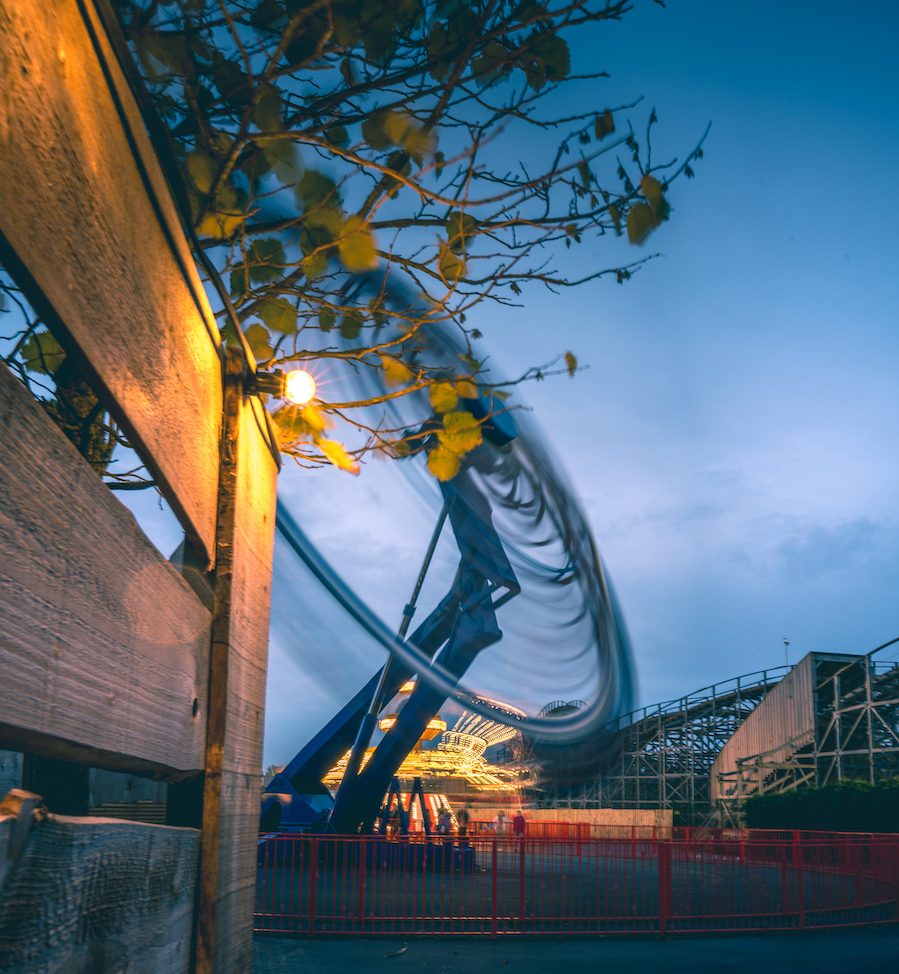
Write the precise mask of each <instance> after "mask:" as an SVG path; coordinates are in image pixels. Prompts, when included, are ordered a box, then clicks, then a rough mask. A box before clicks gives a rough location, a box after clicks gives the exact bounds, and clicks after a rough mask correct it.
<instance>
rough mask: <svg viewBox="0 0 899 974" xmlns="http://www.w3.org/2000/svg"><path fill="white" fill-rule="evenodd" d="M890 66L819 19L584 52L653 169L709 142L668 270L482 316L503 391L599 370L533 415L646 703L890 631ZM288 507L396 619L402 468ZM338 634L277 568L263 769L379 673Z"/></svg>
mask: <svg viewBox="0 0 899 974" xmlns="http://www.w3.org/2000/svg"><path fill="white" fill-rule="evenodd" d="M897 45H899V6H897V5H896V4H893V3H889V2H879V3H867V4H857V5H851V6H849V5H846V4H844V3H836V2H812V0H804V2H799V0H796V2H790V3H784V2H773V0H769V2H757V3H752V4H749V3H736V2H734V3H730V2H713V0H704V2H700V0H695V2H679V0H671V2H670V3H669V5H668V8H667V9H663V8H661V7H659V6H657V5H655V4H653V3H651V2H648V0H647V2H643V3H638V4H637V10H636V12H635V13H634V14H632V15H630V16H629V17H628V18H626V20H625V21H624V22H623V23H622V24H620V25H611V26H605V27H603V28H601V29H600V30H598V31H596V32H595V33H594V34H589V35H588V34H585V35H584V36H583V37H579V38H576V39H575V40H574V43H573V49H574V51H573V53H574V66H575V69H578V68H580V69H584V70H587V69H604V70H607V71H608V72H609V73H610V74H611V78H610V79H609V80H608V81H604V82H601V83H600V82H591V83H590V85H584V86H583V87H582V88H581V89H579V95H578V97H580V98H583V106H585V107H588V106H592V107H594V108H597V109H600V108H603V107H604V106H605V105H607V104H616V103H623V102H624V101H626V100H628V99H630V98H632V97H633V96H635V95H639V94H643V95H644V96H645V99H646V100H645V106H646V108H647V110H648V108H649V107H651V106H655V107H656V109H657V111H658V114H659V125H658V127H657V129H658V134H657V136H656V152H657V153H658V154H659V155H658V157H659V158H662V157H665V156H666V154H670V155H671V156H674V155H683V154H684V152H685V151H689V149H690V148H691V146H692V144H693V142H694V141H695V139H696V138H697V137H698V136H699V135H700V134H701V132H702V131H703V129H704V128H705V125H706V123H707V122H709V121H710V122H711V123H712V129H711V133H710V135H709V138H708V140H707V142H706V146H705V159H704V161H703V162H701V163H699V164H698V166H697V167H696V178H695V179H694V180H692V181H687V180H683V179H682V180H679V181H678V182H677V183H676V184H675V185H674V186H673V187H672V189H671V192H670V196H669V198H670V201H671V203H672V206H673V208H674V209H673V213H672V218H671V220H670V222H669V223H668V224H666V225H664V226H663V227H662V228H661V229H660V230H659V231H658V232H657V233H656V234H655V235H654V236H653V237H652V238H651V239H650V241H649V242H648V244H647V245H646V247H645V248H644V249H645V250H646V251H647V252H654V251H660V252H661V253H662V254H663V256H662V257H661V258H660V259H658V260H656V261H654V262H652V263H651V264H650V265H649V266H647V267H646V268H645V269H644V270H643V271H642V272H641V273H639V274H638V275H637V276H636V277H635V278H634V279H633V280H632V281H631V282H629V283H628V284H626V285H625V286H618V285H616V284H614V283H613V282H611V281H607V280H603V281H599V282H596V283H594V284H590V285H587V286H585V287H583V288H580V289H575V290H569V291H566V292H564V293H561V294H550V293H547V292H545V291H538V290H536V289H532V290H531V291H526V292H525V295H524V301H525V305H524V307H523V308H521V309H518V310H517V311H515V312H505V313H503V314H501V315H500V314H496V313H495V312H493V311H492V310H489V309H485V310H484V312H483V314H482V320H480V319H479V320H478V321H477V322H474V323H475V324H477V326H478V327H480V328H481V330H482V331H483V332H484V335H485V338H484V346H485V348H486V349H489V352H490V354H491V356H492V358H493V360H494V361H495V362H496V363H497V364H499V365H500V366H501V368H502V369H503V370H504V371H505V372H507V373H510V374H515V373H517V372H518V371H519V370H522V369H524V368H526V367H527V366H528V365H532V364H534V363H537V362H542V361H545V360H546V359H547V358H549V357H551V356H552V355H554V354H557V353H560V352H564V351H565V350H567V349H571V350H573V351H574V352H575V353H576V354H577V355H578V358H579V359H580V361H581V362H582V363H584V364H585V365H588V366H589V369H588V370H587V371H584V372H582V373H581V374H579V375H578V376H577V377H575V378H574V379H573V380H568V379H565V378H556V379H553V380H550V381H546V382H543V383H541V384H539V385H532V386H530V387H528V388H527V389H526V390H523V396H524V398H525V399H526V401H527V402H528V403H529V404H530V406H532V407H533V410H534V416H535V418H536V420H537V422H538V423H539V424H540V426H542V428H543V429H544V431H545V433H546V436H547V437H548V439H549V440H550V442H551V444H552V446H553V449H554V451H555V452H556V454H557V455H558V456H559V457H560V458H561V461H562V463H563V465H564V466H565V467H566V468H567V471H568V473H569V476H570V479H571V480H572V482H573V484H574V486H575V489H576V491H577V493H578V495H579V496H580V498H581V499H582V501H583V503H584V505H585V507H586V509H587V511H588V513H589V515H590V519H591V521H592V525H593V530H594V533H595V536H596V539H597V542H598V544H599V547H600V549H601V551H602V553H603V556H604V558H605V560H606V562H607V564H608V567H609V569H610V572H611V574H612V577H613V578H614V580H615V583H616V586H617V588H618V591H619V595H620V597H621V601H622V603H623V608H624V611H625V615H626V618H627V622H628V625H629V629H630V633H631V638H632V641H633V645H634V652H635V657H636V665H637V673H638V679H639V702H640V703H641V704H649V703H654V702H657V701H659V700H664V699H669V698H672V697H676V696H679V695H681V694H683V693H686V692H689V691H692V690H695V689H698V688H700V687H703V686H706V685H708V684H710V683H713V682H715V681H720V680H725V679H728V678H730V677H733V676H737V675H739V674H741V673H746V672H750V671H754V670H757V669H761V668H764V667H773V666H777V665H780V664H782V663H783V661H784V646H783V638H784V637H785V636H786V637H788V638H789V639H790V641H791V646H790V657H791V661H793V662H795V661H796V660H797V659H798V658H799V657H800V656H802V655H804V654H805V653H807V652H809V651H812V650H817V651H843V652H864V651H867V650H869V649H871V648H873V647H874V646H875V645H877V644H879V643H881V642H885V641H886V640H888V639H891V638H892V637H894V636H896V635H899V603H897V597H896V587H897V582H899V517H897V513H896V500H897V498H899V460H897V454H896V439H897V432H899V394H897V390H896V369H897V363H899V328H897V324H899V322H897V318H899V273H897V271H896V267H895V265H896V259H897V246H896V227H897V225H899V193H897V190H896V185H895V184H896V179H897V173H899V125H897V117H899V59H897V58H896V50H897ZM640 117H643V118H645V113H644V115H643V116H640V115H639V113H638V114H637V115H636V116H635V118H640ZM516 138H517V137H516V136H510V139H509V142H508V143H507V145H506V148H505V149H504V151H506V152H513V153H514V152H520V153H521V154H522V157H524V156H525V155H526V153H527V151H528V146H527V145H525V144H524V142H523V141H518V142H517V143H516ZM637 255H638V253H637V251H636V250H635V249H634V248H628V246H627V244H626V243H624V242H623V241H615V240H613V239H607V240H605V241H597V242H596V243H589V244H584V245H583V246H582V247H581V248H572V250H571V251H569V252H566V253H565V254H564V255H563V256H562V257H561V258H560V260H561V261H565V262H566V263H565V265H564V266H565V269H566V270H567V271H568V272H569V274H571V275H572V276H576V275H577V274H578V273H579V272H581V271H582V270H587V269H590V270H593V269H596V268H597V267H600V266H608V265H611V264H615V263H617V262H621V261H624V260H626V259H632V258H633V257H634V256H637ZM281 491H282V496H284V497H285V498H287V499H288V500H289V502H290V505H291V508H292V509H293V510H294V511H295V513H296V516H297V518H298V519H299V520H300V521H301V523H302V525H303V527H304V528H305V529H306V530H308V531H309V532H310V534H312V535H313V537H315V538H316V539H317V540H319V541H320V542H321V545H322V548H323V550H324V551H325V553H326V554H327V555H328V557H331V558H332V559H333V560H334V562H335V563H336V564H338V565H339V566H340V567H341V569H342V570H344V571H345V572H346V574H347V577H348V578H349V579H350V581H351V582H353V584H355V585H357V586H358V588H359V590H360V591H361V592H362V593H363V594H364V595H365V596H366V597H367V598H369V599H371V601H372V602H373V604H374V605H375V607H376V608H377V609H378V611H379V612H380V613H381V615H382V616H383V618H384V619H385V621H387V622H389V623H391V624H395V623H397V622H398V621H399V616H400V612H401V608H402V605H403V603H404V602H405V600H406V598H407V597H408V589H409V588H410V587H411V584H412V581H413V579H414V574H415V570H416V567H417V562H418V559H419V558H420V553H421V550H422V549H423V547H424V544H425V543H426V541H427V532H428V531H429V517H430V515H429V513H428V512H427V510H426V509H425V507H424V506H423V505H420V504H419V505H418V506H416V504H417V501H415V500H410V501H409V502H408V503H407V502H406V501H405V500H403V499H402V498H403V497H404V496H405V494H404V493H403V492H404V491H408V488H407V487H406V486H404V478H403V476H402V474H401V473H399V472H396V471H394V470H391V469H390V468H389V465H387V464H377V465H371V466H370V467H369V469H367V470H365V471H364V472H363V474H362V475H361V476H360V477H359V478H357V479H351V478H348V477H345V476H343V475H340V474H336V473H331V472H328V473H324V474H316V473H309V472H306V471H300V470H297V469H292V468H290V466H289V465H288V466H287V467H286V468H285V471H284V473H283V474H282V483H281ZM446 557H447V558H449V557H450V556H449V554H448V553H447V555H446ZM432 594H442V593H437V592H436V590H435V592H434V593H432ZM426 595H427V593H426ZM333 619H334V616H333V613H329V610H328V608H327V606H326V605H325V602H324V601H323V600H322V598H320V597H319V596H318V595H317V594H316V593H315V592H314V590H313V589H312V588H311V587H310V586H309V585H308V583H304V582H303V579H302V575H301V573H300V571H299V569H298V567H297V565H296V562H295V561H294V560H292V556H290V555H288V554H287V553H285V552H284V551H283V550H280V549H279V554H278V556H277V560H276V584H275V605H274V612H273V631H272V635H273V638H272V648H271V671H270V674H271V675H270V689H269V702H268V732H267V734H268V737H267V744H266V762H267V763H268V762H283V761H285V760H287V759H289V757H290V756H291V755H292V754H293V753H294V751H295V750H297V748H298V747H299V746H300V745H301V744H302V743H303V742H304V741H305V739H306V738H308V736H309V735H310V734H311V733H313V732H314V731H315V730H316V729H317V727H318V726H319V725H320V724H321V723H322V722H323V721H324V720H325V719H327V717H328V716H330V714H331V712H332V711H333V710H334V709H335V708H336V707H337V706H339V705H340V704H342V703H343V702H344V700H345V699H346V697H347V696H348V695H349V694H350V693H352V692H353V691H354V690H355V689H356V688H357V687H358V685H359V684H361V682H362V681H363V679H365V678H367V676H368V675H369V673H370V672H371V671H373V670H374V669H375V668H376V667H377V666H378V665H379V664H380V662H381V658H380V655H379V653H378V652H377V651H376V650H375V649H374V648H372V647H370V646H368V645H367V644H366V643H365V640H364V639H363V638H362V637H361V636H359V635H357V634H354V633H352V632H346V631H344V632H342V633H340V634H339V635H336V636H335V631H336V630H335V629H333V628H331V625H332V622H331V620H333ZM508 679H509V680H512V679H514V670H510V671H509V675H508ZM485 689H487V688H485ZM490 689H493V690H495V691H497V692H500V691H501V690H502V687H501V686H500V687H492V688H490Z"/></svg>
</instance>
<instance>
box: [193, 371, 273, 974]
mask: <svg viewBox="0 0 899 974" xmlns="http://www.w3.org/2000/svg"><path fill="white" fill-rule="evenodd" d="M260 409H261V407H260V405H259V403H258V401H256V400H250V401H247V400H246V398H245V397H244V395H243V383H242V379H241V365H240V361H239V359H238V358H237V357H236V356H234V355H230V356H229V359H228V362H227V378H226V385H225V420H224V422H225V438H224V450H223V461H222V472H221V485H222V489H221V494H220V501H219V525H218V536H217V551H216V565H217V568H216V590H215V603H214V607H213V624H212V625H213V628H212V650H211V657H210V690H209V722H208V727H207V746H206V779H205V788H204V794H203V848H202V869H201V875H200V906H199V915H198V925H197V931H198V936H197V974H213V972H214V974H232V972H233V974H239V972H243V971H245V970H249V969H250V968H251V966H252V961H251V946H252V915H253V897H254V890H255V875H256V868H255V863H256V839H257V834H258V828H259V795H260V790H261V781H262V730H263V718H264V701H265V670H266V665H267V658H268V620H269V607H270V602H271V566H272V552H273V545H274V520H275V487H276V476H277V465H276V462H275V460H274V458H273V456H272V453H271V450H270V447H269V444H268V442H267V441H266V438H265V435H264V430H265V426H264V424H262V423H261V421H260V420H261V414H260V412H259V410H260Z"/></svg>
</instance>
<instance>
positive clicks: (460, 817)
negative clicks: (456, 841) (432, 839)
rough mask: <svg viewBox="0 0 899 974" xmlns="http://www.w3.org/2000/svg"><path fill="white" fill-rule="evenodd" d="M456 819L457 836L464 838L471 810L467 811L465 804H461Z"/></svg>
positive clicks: (466, 833)
mask: <svg viewBox="0 0 899 974" xmlns="http://www.w3.org/2000/svg"><path fill="white" fill-rule="evenodd" d="M456 821H457V822H458V823H459V838H460V839H462V838H465V836H466V835H468V823H469V822H470V821H471V812H469V810H468V806H467V805H463V806H462V807H461V808H460V809H459V811H458V813H457V815H456Z"/></svg>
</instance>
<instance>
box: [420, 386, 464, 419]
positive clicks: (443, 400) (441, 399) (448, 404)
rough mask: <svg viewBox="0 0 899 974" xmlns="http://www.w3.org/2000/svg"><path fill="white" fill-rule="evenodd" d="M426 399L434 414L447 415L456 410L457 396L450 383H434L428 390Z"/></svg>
mask: <svg viewBox="0 0 899 974" xmlns="http://www.w3.org/2000/svg"><path fill="white" fill-rule="evenodd" d="M428 397H429V398H430V400H431V406H432V407H433V409H434V411H435V412H438V413H448V412H450V410H452V409H455V408H456V403H457V402H458V401H459V394H458V392H456V390H455V389H454V388H453V386H452V383H450V382H435V383H434V385H432V386H431V388H430V389H428Z"/></svg>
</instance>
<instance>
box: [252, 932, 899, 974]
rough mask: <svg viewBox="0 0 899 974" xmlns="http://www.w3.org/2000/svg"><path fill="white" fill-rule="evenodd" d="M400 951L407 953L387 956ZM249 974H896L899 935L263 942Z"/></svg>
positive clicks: (261, 938) (260, 938) (268, 937)
mask: <svg viewBox="0 0 899 974" xmlns="http://www.w3.org/2000/svg"><path fill="white" fill-rule="evenodd" d="M403 947H406V950H405V951H403V953H401V954H399V955H398V956H391V955H395V954H396V952H397V951H399V950H401V949H402V948H403ZM253 970H254V974H504V972H505V971H508V972H509V974H513V972H514V974H568V972H572V974H574V972H581V971H589V972H591V974H593V972H595V974H605V972H606V971H609V972H612V971H614V972H616V974H618V972H621V974H744V972H745V974H803V972H813V974H855V972H856V971H857V972H859V974H897V972H899V925H897V924H893V925H890V926H884V927H869V928H856V929H853V930H829V931H821V932H817V933H796V934H764V935H762V934H757V935H745V936H731V937H677V938H672V939H670V940H660V939H657V938H634V939H627V938H615V937H598V938H593V937H585V938H583V939H570V940H555V939H550V938H545V939H534V938H524V937H520V938H519V937H514V938H513V937H510V938H507V939H500V940H491V939H489V938H487V937H481V938H469V939H449V938H444V939H430V940H428V939H411V940H405V941H404V940H401V939H397V940H393V939H387V938H384V939H380V938H378V939H375V938H372V939H368V940H366V939H358V940H357V939H353V938H350V937H347V938H346V939H335V940H327V939H321V938H320V939H315V940H306V939H300V938H290V937H278V936H274V935H272V934H258V935H257V936H256V941H255V950H254V968H253Z"/></svg>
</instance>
